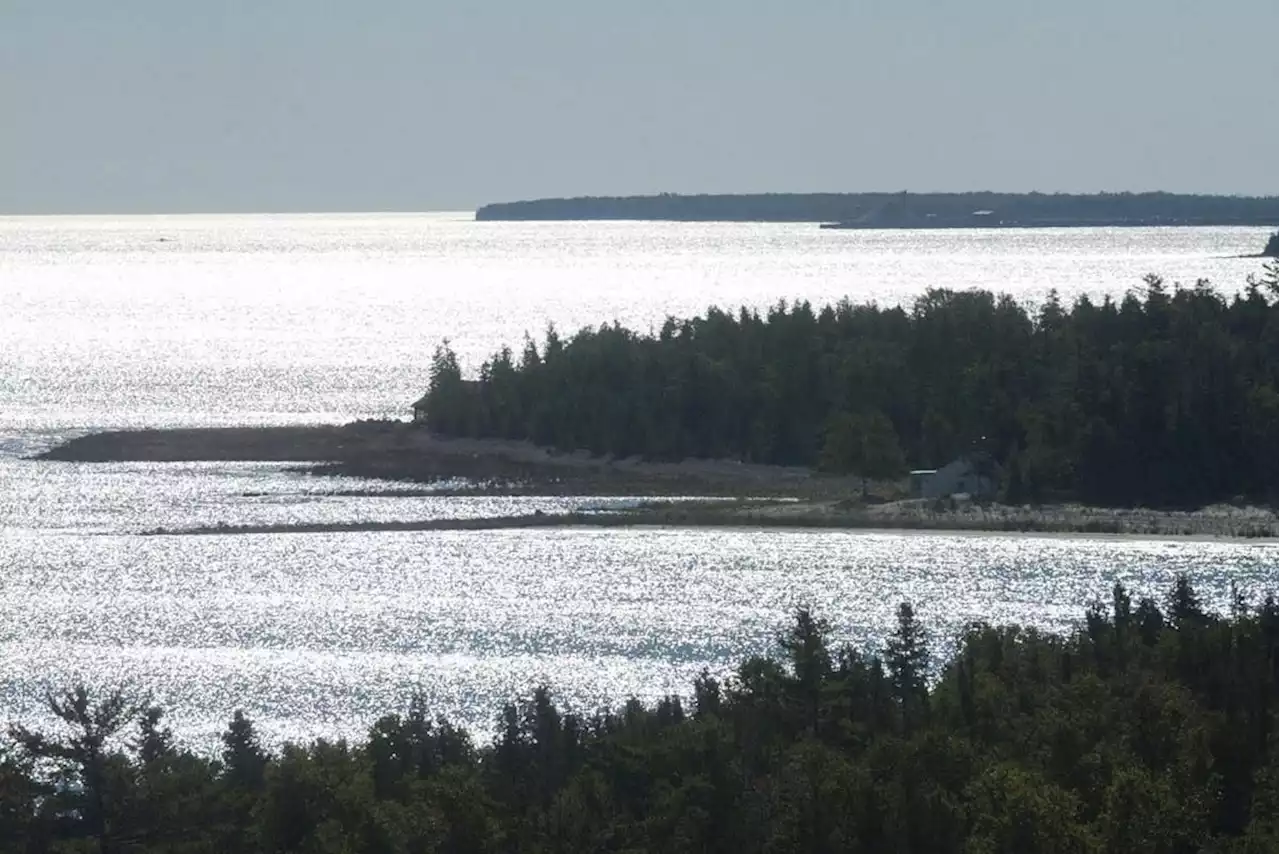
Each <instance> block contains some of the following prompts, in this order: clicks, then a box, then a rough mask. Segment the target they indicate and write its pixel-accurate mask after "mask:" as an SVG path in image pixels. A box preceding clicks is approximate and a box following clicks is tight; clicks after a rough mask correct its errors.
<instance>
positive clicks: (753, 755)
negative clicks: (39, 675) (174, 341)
mask: <svg viewBox="0 0 1280 854" xmlns="http://www.w3.org/2000/svg"><path fill="white" fill-rule="evenodd" d="M1278 632H1280V625H1278V621H1277V609H1276V604H1275V600H1274V599H1273V598H1271V597H1270V596H1268V597H1267V599H1266V600H1265V601H1264V602H1262V603H1260V604H1252V605H1251V604H1250V603H1248V602H1246V601H1245V600H1244V598H1243V597H1240V596H1235V595H1233V597H1232V601H1231V604H1230V606H1229V613H1227V614H1225V615H1219V614H1215V613H1212V612H1210V611H1209V610H1207V609H1206V608H1205V607H1204V606H1203V605H1202V603H1201V602H1200V600H1199V598H1198V597H1197V595H1196V593H1195V591H1194V590H1193V589H1192V588H1191V587H1190V585H1189V584H1188V583H1187V582H1186V581H1185V580H1180V581H1179V582H1178V583H1177V585H1176V586H1175V588H1174V589H1173V590H1172V591H1171V593H1170V595H1169V596H1168V597H1167V599H1166V600H1165V601H1164V602H1162V603H1157V602H1155V601H1152V600H1150V599H1141V600H1139V601H1136V602H1135V601H1134V600H1133V599H1132V598H1131V596H1130V594H1129V593H1128V592H1127V591H1126V590H1125V589H1124V588H1122V587H1120V586H1118V585H1117V586H1116V587H1115V588H1114V590H1113V591H1112V593H1111V596H1110V600H1109V601H1108V602H1107V603H1106V604H1105V605H1103V604H1098V605H1096V606H1095V607H1093V608H1091V609H1090V610H1089V611H1088V612H1087V613H1086V614H1085V615H1084V620H1083V621H1082V623H1081V625H1080V626H1079V628H1078V629H1077V630H1075V631H1073V632H1072V633H1070V634H1069V635H1067V636H1057V635H1052V634H1045V633H1041V632H1038V631H1035V630H1032V629H1020V628H1013V627H992V626H988V625H973V626H971V627H969V628H968V629H967V630H966V631H964V632H963V634H962V636H961V637H960V638H959V642H958V644H957V645H956V647H955V651H954V653H953V654H952V655H951V656H950V657H949V658H948V659H947V660H946V661H945V662H938V661H936V660H935V659H934V657H933V656H932V655H931V651H930V650H931V648H936V647H937V645H938V640H939V639H937V638H932V639H931V638H930V637H929V635H928V633H927V632H926V630H925V628H924V627H923V625H922V624H921V623H920V622H919V620H918V619H917V617H916V615H915V613H914V612H913V611H912V609H911V607H910V605H907V604H904V605H902V606H901V607H900V608H899V609H898V620H897V627H896V629H895V630H894V631H893V633H892V634H891V636H890V637H889V638H888V639H887V641H886V643H885V644H884V646H883V647H882V648H881V649H875V650H873V649H856V648H853V647H849V646H841V647H838V648H836V647H835V646H834V645H833V644H832V642H831V639H830V627H829V626H828V625H827V624H826V623H825V622H824V621H823V620H822V619H821V618H819V617H818V616H817V615H815V614H813V613H811V612H810V611H808V610H806V609H803V608H802V609H799V610H798V611H797V613H796V614H795V617H794V621H793V623H792V625H791V626H790V628H789V629H788V630H787V631H786V632H785V633H783V634H782V635H781V636H780V637H779V639H778V647H777V652H776V654H775V655H774V656H773V657H757V658H751V659H748V660H746V661H744V662H743V663H742V664H741V665H740V666H739V667H738V669H737V671H736V672H735V673H734V674H733V675H732V676H731V677H730V678H727V679H723V680H720V679H716V678H713V677H711V676H709V675H706V674H704V675H703V676H702V677H701V678H699V679H698V680H697V681H696V682H695V684H694V685H693V686H692V691H691V699H684V700H682V699H680V698H677V697H669V698H667V699H664V700H662V701H661V702H659V703H657V704H656V705H653V706H648V707H646V706H644V705H642V704H641V703H639V702H636V701H632V702H630V703H628V704H627V705H626V706H625V707H624V708H622V709H620V710H617V711H613V712H609V713H604V714H598V715H590V716H588V715H580V714H576V713H573V712H569V711H566V710H564V709H561V708H559V707H557V705H556V704H555V702H554V701H553V699H552V696H551V694H550V693H549V692H548V691H546V690H538V691H536V692H535V693H534V694H533V696H532V697H530V698H527V699H525V700H521V701H519V702H515V703H512V704H509V705H507V706H506V707H504V708H503V709H502V711H501V713H500V714H499V715H498V718H497V721H496V723H497V727H496V729H497V732H496V736H494V737H493V739H492V740H491V741H486V740H485V739H483V738H473V737H472V736H471V735H469V734H468V733H467V732H466V731H463V730H461V729H458V728H456V727H454V726H452V725H451V724H449V723H448V722H447V721H444V720H439V719H436V718H434V717H432V716H431V715H430V713H429V709H427V708H426V707H425V706H424V704H423V703H422V702H421V701H414V702H412V703H410V704H409V706H408V709H407V710H406V711H402V712H399V713H393V714H388V715H386V716H385V717H383V718H381V719H379V720H378V721H377V722H376V723H374V724H373V725H372V727H371V728H370V730H369V732H368V735H367V736H366V737H365V738H364V739H362V740H359V741H357V742H344V741H338V742H331V741H316V742H313V743H310V744H290V745H286V746H283V747H282V748H279V749H276V750H268V749H266V748H264V746H263V745H262V744H261V742H260V740H259V738H258V735H257V733H256V731H255V728H254V726H253V723H252V722H251V721H250V720H248V719H246V718H245V717H244V716H243V715H241V714H239V713H237V714H236V716H235V718H234V719H233V720H232V721H231V723H230V725H229V727H228V729H227V731H226V732H225V734H224V735H223V737H222V749H221V751H220V752H219V755H217V756H208V755H203V754H200V753H193V752H191V751H189V750H186V749H184V748H182V747H180V746H178V745H177V744H175V741H174V739H173V736H172V734H171V733H170V732H169V730H168V729H167V727H166V726H165V723H164V714H163V712H162V710H160V709H157V708H152V707H148V706H147V705H146V704H135V703H132V702H130V701H129V700H128V699H127V698H126V697H125V696H124V695H121V694H114V695H111V696H108V697H98V698H95V697H92V696H91V695H90V694H89V693H87V692H85V691H84V690H82V689H77V690H72V691H69V692H66V693H65V694H63V695H54V696H51V697H50V698H49V701H50V708H51V711H53V712H54V713H55V714H56V715H57V717H58V718H60V719H61V720H62V722H63V723H64V724H65V726H64V727H63V728H62V730H60V731H58V732H52V731H51V732H38V731H33V730H31V729H28V728H25V727H22V726H12V727H10V730H9V737H8V739H7V740H6V739H0V852H5V854H7V853H8V852H14V854H17V852H22V854H34V853H35V852H101V854H111V852H139V854H151V852H227V851H235V852H331V854H342V853H343V852H351V854H355V853H356V852H369V854H374V852H377V854H410V852H414V854H418V853H419V852H422V853H423V854H425V852H512V851H522V852H591V851H601V852H603V851H619V852H622V851H627V852H644V851H650V852H671V854H679V852H732V854H754V852H761V854H763V852H875V854H880V853H881V852H886V851H901V852H939V854H944V853H945V852H1008V853H1009V854H1015V852H1016V854H1038V852H1080V854H1093V852H1097V854H1103V852H1115V854H1133V852H1144V854H1146V852H1150V854H1176V853H1177V852H1202V851H1203V852H1218V854H1228V852H1241V854H1243V852H1250V854H1253V852H1257V853H1258V854H1262V852H1267V853H1268V854H1270V852H1274V851H1275V850H1276V846H1277V831H1276V812H1277V811H1276V805H1277V789H1276V765H1277V762H1276V758H1277V735H1276V712H1277V679H1276V677H1277V666H1278V662H1277V638H1278Z"/></svg>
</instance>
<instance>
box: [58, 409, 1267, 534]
mask: <svg viewBox="0 0 1280 854" xmlns="http://www.w3.org/2000/svg"><path fill="white" fill-rule="evenodd" d="M36 459H42V460H54V461H68V462H197V461H222V462H230V461H239V462H295V463H297V464H298V467H299V469H300V470H303V471H307V472H310V473H313V474H318V475H332V476H347V477H356V478H372V479H381V480H392V481H403V482H412V483H418V484H435V485H443V488H441V489H439V490H437V491H432V493H431V494H438V495H441V496H447V495H475V496H483V495H495V496H573V497H581V498H585V499H590V498H603V497H610V496H633V497H637V498H648V499H651V500H650V501H648V502H646V503H645V504H643V505H641V506H640V507H638V508H636V509H634V510H624V511H604V512H577V513H564V514H543V513H535V514H531V515H524V516H504V517H495V518H480V519H476V518H472V519H461V518H451V519H433V520H420V521H399V522H350V523H335V524H284V525H251V526H225V525H217V526H212V527H201V528H192V529H177V530H153V531H148V532H145V533H149V534H252V533H290V532H293V533H322V532H331V531H429V530H490V529H502V528H531V527H575V526H586V527H642V526H643V527H699V528H704V527H705V528H727V527H734V528H742V527H754V528H788V529H825V530H840V529H845V530H929V531H972V532H975V533H976V532H992V533H1041V534H1087V535H1122V536H1140V537H1173V538H1179V539H1185V538H1187V537H1196V538H1207V539H1257V538H1264V539H1265V538H1275V537H1276V535H1277V517H1276V514H1275V513H1274V512H1272V511H1270V510H1268V509H1258V508H1235V507H1217V508H1205V509H1202V510H1194V511H1159V510H1148V509H1140V508H1139V509H1108V508H1095V507H1085V506H1081V505H1063V504H1059V505H1046V506H1023V507H1017V506H1008V505H1000V504H995V503H989V504H982V505H978V504H972V503H968V502H960V503H958V504H956V503H952V502H928V501H923V500H907V499H906V498H905V496H902V495H901V494H900V493H899V494H897V495H896V496H895V495H892V494H890V498H894V497H896V498H897V499H898V500H880V501H877V502H873V503H866V502H863V501H862V500H861V499H860V498H859V497H858V496H860V493H861V481H860V480H859V479H857V478H848V477H833V476H826V475H820V474H815V473H813V472H810V471H809V470H807V469H800V468H787V467H782V466H760V465H747V464H742V463H736V462H733V461H727V460H686V461H683V462H679V463H661V462H646V461H641V460H635V459H627V460H614V459H609V458H598V457H591V456H589V455H585V454H555V453H553V452H550V451H548V450H546V449H543V448H538V447H536V446H533V445H530V444H528V443H523V442H508V441H501V440H468V439H444V438H440V437H437V436H433V435H432V434H430V433H428V432H427V431H426V430H424V429H421V428H419V427H415V426H413V425H410V424H406V423H403V422H357V423H355V424H347V425H342V426H332V425H330V426H293V427H288V426H286V427H211V428H188V429H170V430H125V431H113V432H105V433H95V434H90V435H87V436H83V437H80V438H77V439H72V440H70V441H68V442H65V443H64V444H62V445H59V446H57V447H55V448H53V449H51V450H49V451H46V452H45V453H43V454H41V455H39V456H38V457H36ZM458 479H464V480H467V481H469V482H470V483H472V484H475V486H474V488H458V487H456V486H448V485H446V484H447V481H449V480H458ZM883 486H884V489H883V490H881V491H884V490H888V491H889V492H890V493H892V490H893V487H892V486H891V485H887V484H886V485H883ZM677 496H678V497H681V498H685V497H688V496H701V497H705V498H713V497H715V498H719V499H721V500H718V501H710V500H707V501H698V500H688V501H680V502H666V501H661V500H659V499H662V498H667V497H677ZM723 499H732V500H729V501H725V500H723Z"/></svg>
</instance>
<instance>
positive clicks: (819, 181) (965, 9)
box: [0, 0, 1280, 213]
mask: <svg viewBox="0 0 1280 854" xmlns="http://www.w3.org/2000/svg"><path fill="white" fill-rule="evenodd" d="M1277 115H1278V107H1277V3H1276V0H1215V2H1205V0H1066V2H1063V0H1056V2H1046V0H966V2H960V0H947V2H929V3H926V2H920V0H808V2H805V0H794V2H785V3H784V2H771V3H765V2H762V0H736V2H729V1H728V0H724V2H719V1H718V0H717V2H710V0H702V1H701V2H700V1H699V0H650V2H643V3H641V2H627V3H620V2H612V0H541V2H529V0H485V1H484V2H469V0H453V2H449V3H445V2H435V0H376V2H375V0H368V1H367V2H360V3H357V2H339V0H333V2H321V0H308V2H301V1H300V0H297V1H294V0H242V1H240V0H219V2H204V3H198V2H174V0H154V2H142V0H115V2H104V0H0V211H3V212H7V213H47V212H57V213H79V212H116V213H127V212H179V211H209V212H213V211H304V210H315V211H337V210H342V211H347V210H460V209H466V208H471V207H474V206H475V205H477V204H480V203H483V202H487V201H500V200H510V199H520V198H532V197H537V196H562V195H592V194H595V195H623V194H632V193H655V192H663V191H671V192H686V193H692V192H710V193H714V192H751V191H842V190H899V189H909V190H920V191H927V190H968V189H998V190H1032V189H1038V190H1042V191H1054V190H1061V191H1094V190H1125V189H1127V190H1142V189H1165V190H1175V191H1195V192H1222V193H1248V194H1274V193H1275V192H1276V191H1277V185H1278V184H1280V179H1278V177H1277V157H1278V154H1277V149H1278V145H1280V143H1278V141H1277V137H1278V130H1277Z"/></svg>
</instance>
